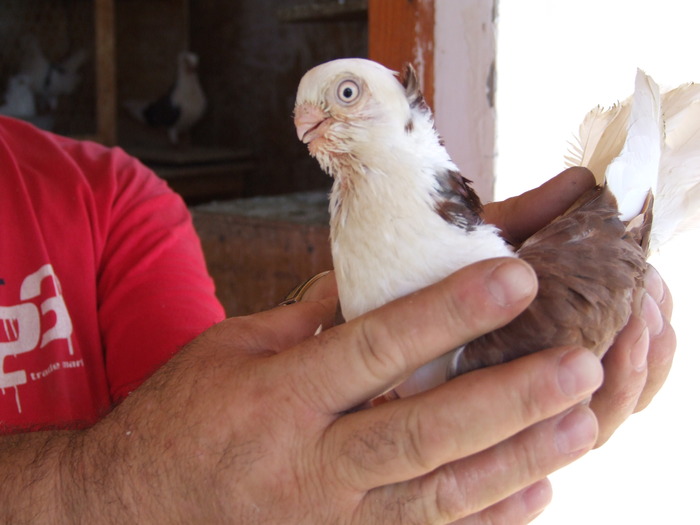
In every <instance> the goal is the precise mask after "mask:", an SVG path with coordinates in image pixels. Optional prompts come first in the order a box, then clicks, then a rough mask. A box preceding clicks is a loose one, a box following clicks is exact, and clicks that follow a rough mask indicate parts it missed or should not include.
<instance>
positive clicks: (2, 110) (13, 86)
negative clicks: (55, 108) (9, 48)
mask: <svg viewBox="0 0 700 525" xmlns="http://www.w3.org/2000/svg"><path fill="white" fill-rule="evenodd" d="M30 82H31V80H30V78H29V77H28V76H27V75H25V74H23V73H18V74H17V75H13V76H11V77H10V78H9V80H8V81H7V90H6V91H5V103H4V104H3V105H2V106H0V114H3V115H7V116H9V117H17V118H31V117H34V116H35V115H36V104H35V102H34V92H33V91H32V88H31V85H30Z"/></svg>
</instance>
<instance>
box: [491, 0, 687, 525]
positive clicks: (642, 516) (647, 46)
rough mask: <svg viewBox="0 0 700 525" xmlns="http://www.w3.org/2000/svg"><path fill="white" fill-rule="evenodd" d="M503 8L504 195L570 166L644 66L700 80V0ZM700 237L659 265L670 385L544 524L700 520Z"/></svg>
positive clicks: (571, 478) (590, 463)
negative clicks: (593, 112)
mask: <svg viewBox="0 0 700 525" xmlns="http://www.w3.org/2000/svg"><path fill="white" fill-rule="evenodd" d="M499 13H500V14H499V20H498V46H497V60H498V90H497V105H496V107H497V115H498V117H497V141H496V142H497V159H496V196H497V198H504V197H506V196H509V195H513V194H516V193H520V192H522V191H524V190H526V189H529V188H531V187H534V186H536V185H538V184H539V183H541V182H543V181H544V180H546V179H548V178H550V177H551V176H553V175H555V174H556V173H558V172H559V171H561V170H562V169H563V167H564V163H563V156H564V153H565V152H566V149H567V141H568V140H569V139H570V138H571V137H573V135H574V134H575V133H576V131H577V128H578V124H579V122H580V121H581V119H582V118H583V116H584V114H585V113H586V112H587V111H588V110H589V109H590V108H592V107H593V106H595V105H598V104H601V105H604V106H607V105H610V104H612V103H614V102H615V101H617V100H619V99H624V98H626V97H627V96H628V95H629V94H630V93H631V90H632V87H633V82H634V74H635V70H636V68H637V67H638V66H639V67H641V68H642V69H644V70H645V71H646V72H647V73H649V74H651V75H652V76H653V77H654V78H655V80H656V81H657V82H658V83H659V84H660V85H661V86H667V87H672V86H675V85H677V84H680V83H683V82H687V81H691V80H697V81H700V57H698V54H699V53H700V30H699V28H698V25H699V24H700V3H698V2H694V1H690V0H664V1H661V0H655V1H651V0H613V1H610V0H587V1H574V0H527V1H523V0H499ZM685 240H686V241H688V238H686V239H685ZM699 240H700V233H698V234H695V235H694V236H693V237H690V241H691V242H690V243H689V242H685V243H683V244H681V245H676V246H671V247H669V248H668V249H667V250H665V251H664V252H663V253H662V254H661V256H660V257H658V258H656V259H655V260H654V263H655V265H656V266H657V267H658V268H659V269H660V270H661V272H662V275H663V276H664V278H665V279H666V280H667V282H668V283H669V285H670V286H671V289H672V292H673V297H674V301H675V304H676V307H675V313H674V322H673V325H674V327H675V329H676V331H677V333H678V350H677V353H676V360H675V363H674V368H673V370H672V371H671V375H670V377H669V379H668V381H667V382H666V385H665V386H664V388H663V390H662V391H661V393H660V394H659V395H658V396H657V398H656V399H655V400H654V402H653V403H652V405H651V406H650V407H649V408H648V409H647V410H645V411H644V412H642V413H640V414H637V415H634V416H632V417H631V418H630V419H629V420H628V421H627V422H626V423H625V424H624V425H623V427H622V428H621V429H620V430H619V431H618V432H617V433H616V435H614V436H613V438H612V439H611V440H610V441H609V442H608V443H607V444H606V445H605V446H604V447H602V448H601V449H599V450H596V451H593V452H591V453H590V454H588V455H587V456H586V457H584V458H583V459H582V460H580V461H578V462H577V463H576V464H574V465H571V466H569V467H567V468H565V469H563V470H562V471H560V472H558V473H556V474H555V475H553V476H552V481H553V484H554V502H553V503H552V505H551V506H550V508H549V509H547V510H546V511H545V513H544V514H543V515H542V516H541V517H540V518H538V519H537V520H536V523H537V524H539V525H545V524H552V525H554V524H556V525H578V524H581V525H583V524H586V525H589V524H593V523H595V524H596V525H613V524H614V525H619V524H625V525H626V524H635V525H647V524H649V525H652V524H654V525H656V524H664V525H665V524H672V525H685V524H700V511H698V510H697V502H696V499H697V498H698V493H699V492H700V481H698V473H699V472H700V411H699V410H698V402H700V342H699V341H700V340H699V337H698V335H699V333H698V328H697V327H698V317H699V316H698V314H697V313H696V312H697V311H698V309H697V305H696V304H695V302H694V301H693V299H694V298H695V296H696V295H697V294H698V293H699V292H700V279H699V278H698V274H697V271H696V270H695V268H696V267H697V266H698V264H697V262H696V261H697V256H698V255H700V252H699V251H698V249H697V248H695V247H694V245H693V244H691V243H693V242H694V243H695V245H698V244H700V243H698V241H699Z"/></svg>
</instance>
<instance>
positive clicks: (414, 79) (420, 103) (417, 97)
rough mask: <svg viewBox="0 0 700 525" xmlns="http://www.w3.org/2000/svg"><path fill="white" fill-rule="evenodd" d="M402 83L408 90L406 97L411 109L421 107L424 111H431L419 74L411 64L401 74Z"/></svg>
mask: <svg viewBox="0 0 700 525" xmlns="http://www.w3.org/2000/svg"><path fill="white" fill-rule="evenodd" d="M401 77H402V80H401V84H402V85H403V87H404V89H405V90H406V98H407V99H408V105H409V106H410V107H411V109H420V110H422V111H430V108H429V107H428V103H427V102H426V101H425V97H424V96H423V92H422V91H421V90H420V82H418V75H417V74H416V70H415V69H414V68H413V66H412V65H411V64H406V65H405V66H404V68H403V74H402V75H401Z"/></svg>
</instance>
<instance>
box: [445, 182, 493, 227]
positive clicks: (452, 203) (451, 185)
mask: <svg viewBox="0 0 700 525" xmlns="http://www.w3.org/2000/svg"><path fill="white" fill-rule="evenodd" d="M435 180H436V181H437V183H438V199H437V201H436V203H435V211H436V212H437V214H438V215H439V216H440V217H442V218H443V219H444V220H446V221H447V222H449V223H450V224H454V225H455V226H459V227H460V228H462V229H464V230H466V231H472V230H473V229H474V228H475V227H476V226H478V225H479V224H482V223H483V222H484V221H483V219H482V218H481V214H482V212H483V206H482V204H481V199H479V196H478V195H477V194H476V192H475V191H474V190H473V189H472V187H471V186H470V183H471V181H469V180H467V179H465V178H464V177H462V175H461V174H460V173H459V172H457V171H451V170H446V171H444V172H442V173H438V174H436V175H435Z"/></svg>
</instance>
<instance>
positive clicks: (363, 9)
mask: <svg viewBox="0 0 700 525" xmlns="http://www.w3.org/2000/svg"><path fill="white" fill-rule="evenodd" d="M367 3H368V0H344V1H343V0H335V1H328V0H326V1H322V0H319V1H316V2H306V3H303V4H299V5H295V6H291V7H283V8H280V9H278V10H277V18H278V19H279V20H280V22H333V21H335V22H340V21H346V20H367Z"/></svg>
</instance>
